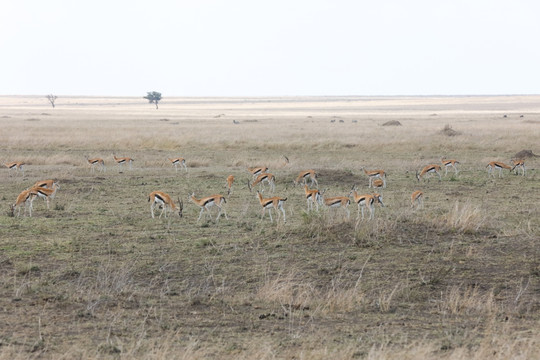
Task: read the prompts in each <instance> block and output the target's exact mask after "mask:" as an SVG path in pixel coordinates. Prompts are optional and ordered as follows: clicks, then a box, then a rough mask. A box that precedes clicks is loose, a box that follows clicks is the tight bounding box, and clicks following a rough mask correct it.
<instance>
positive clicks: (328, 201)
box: [323, 196, 351, 219]
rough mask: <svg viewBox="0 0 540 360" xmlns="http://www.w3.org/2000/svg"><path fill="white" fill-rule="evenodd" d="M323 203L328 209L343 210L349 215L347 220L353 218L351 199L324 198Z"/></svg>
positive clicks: (342, 197) (343, 197)
mask: <svg viewBox="0 0 540 360" xmlns="http://www.w3.org/2000/svg"><path fill="white" fill-rule="evenodd" d="M323 202H324V205H326V206H328V208H343V209H344V210H345V212H346V213H347V219H350V218H351V212H350V211H349V205H350V204H351V199H350V198H349V197H348V196H334V197H323Z"/></svg>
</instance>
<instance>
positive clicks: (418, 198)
mask: <svg viewBox="0 0 540 360" xmlns="http://www.w3.org/2000/svg"><path fill="white" fill-rule="evenodd" d="M415 206H416V208H417V209H418V208H424V193H423V192H422V191H420V190H416V191H415V192H413V193H412V195H411V207H412V208H414V207H415Z"/></svg>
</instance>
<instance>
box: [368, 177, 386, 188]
mask: <svg viewBox="0 0 540 360" xmlns="http://www.w3.org/2000/svg"><path fill="white" fill-rule="evenodd" d="M371 185H372V186H373V188H374V189H383V188H384V187H385V182H384V180H381V179H375V180H373V184H371Z"/></svg>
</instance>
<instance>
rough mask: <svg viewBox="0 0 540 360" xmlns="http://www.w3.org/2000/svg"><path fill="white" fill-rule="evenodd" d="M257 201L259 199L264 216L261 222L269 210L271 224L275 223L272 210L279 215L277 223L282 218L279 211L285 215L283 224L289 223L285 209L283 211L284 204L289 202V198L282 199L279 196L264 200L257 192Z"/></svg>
mask: <svg viewBox="0 0 540 360" xmlns="http://www.w3.org/2000/svg"><path fill="white" fill-rule="evenodd" d="M257 199H259V203H261V206H262V209H263V211H262V215H261V220H262V219H263V218H264V213H265V212H266V209H268V215H270V222H274V220H273V219H272V208H273V209H275V210H276V212H277V214H278V218H277V221H278V222H279V218H280V217H281V214H280V213H279V210H281V212H282V213H283V222H287V218H286V217H285V209H283V203H284V202H285V201H287V198H282V197H279V196H274V197H271V198H266V199H265V198H263V197H262V195H261V193H260V192H259V191H257Z"/></svg>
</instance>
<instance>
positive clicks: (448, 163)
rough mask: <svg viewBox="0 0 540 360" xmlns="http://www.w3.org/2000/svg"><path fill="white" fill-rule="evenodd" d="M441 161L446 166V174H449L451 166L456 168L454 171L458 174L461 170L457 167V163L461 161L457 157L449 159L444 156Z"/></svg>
mask: <svg viewBox="0 0 540 360" xmlns="http://www.w3.org/2000/svg"><path fill="white" fill-rule="evenodd" d="M441 163H442V164H443V166H444V176H446V175H448V168H449V167H452V168H454V173H455V174H456V175H457V174H458V172H459V170H458V168H457V164H459V161H457V160H455V159H452V160H447V159H445V158H442V159H441Z"/></svg>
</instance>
